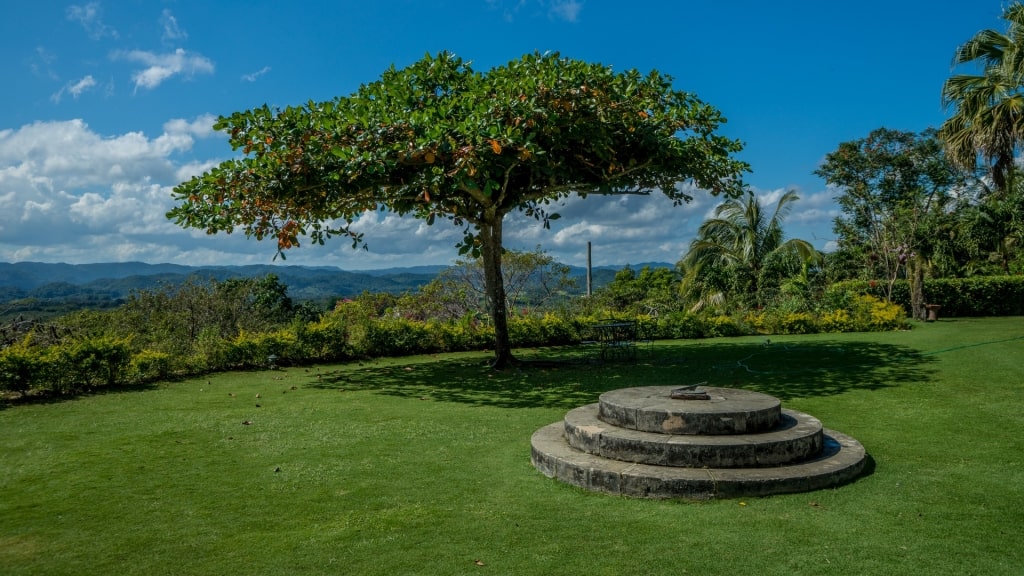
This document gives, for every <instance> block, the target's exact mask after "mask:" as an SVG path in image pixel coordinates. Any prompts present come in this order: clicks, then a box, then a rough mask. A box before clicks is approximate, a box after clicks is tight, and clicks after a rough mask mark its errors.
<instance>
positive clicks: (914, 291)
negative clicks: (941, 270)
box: [910, 262, 928, 321]
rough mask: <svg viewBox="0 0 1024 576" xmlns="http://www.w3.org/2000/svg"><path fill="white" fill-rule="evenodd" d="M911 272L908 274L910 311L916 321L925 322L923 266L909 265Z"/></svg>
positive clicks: (926, 314) (918, 264) (919, 264)
mask: <svg viewBox="0 0 1024 576" xmlns="http://www.w3.org/2000/svg"><path fill="white" fill-rule="evenodd" d="M910 265H911V266H912V267H913V271H912V273H911V274H910V310H911V314H912V315H913V316H914V318H916V319H917V320H922V321H924V320H926V319H927V318H928V310H927V309H926V308H925V307H924V266H923V265H922V264H921V263H920V262H913V263H912V264H910Z"/></svg>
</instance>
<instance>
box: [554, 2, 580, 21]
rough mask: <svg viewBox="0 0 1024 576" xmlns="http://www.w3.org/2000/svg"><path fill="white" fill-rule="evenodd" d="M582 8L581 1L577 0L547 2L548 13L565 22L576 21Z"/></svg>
mask: <svg viewBox="0 0 1024 576" xmlns="http://www.w3.org/2000/svg"><path fill="white" fill-rule="evenodd" d="M582 10H583V2H580V1H579V0H551V1H550V2H549V3H548V13H549V14H551V15H552V16H554V17H556V18H559V19H562V20H565V21H566V22H576V21H577V19H578V18H579V16H580V11H582Z"/></svg>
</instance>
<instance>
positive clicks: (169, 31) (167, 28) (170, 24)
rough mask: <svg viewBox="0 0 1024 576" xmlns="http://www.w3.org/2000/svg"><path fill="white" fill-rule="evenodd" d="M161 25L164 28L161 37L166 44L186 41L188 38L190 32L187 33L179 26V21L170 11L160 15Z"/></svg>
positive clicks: (166, 10)
mask: <svg viewBox="0 0 1024 576" xmlns="http://www.w3.org/2000/svg"><path fill="white" fill-rule="evenodd" d="M160 25H161V26H163V29H164V32H163V35H162V36H161V37H160V39H161V40H163V41H164V42H168V41H174V40H185V39H187V38H188V32H185V31H184V30H182V29H181V27H180V26H178V19H177V18H175V17H174V14H172V13H171V11H170V10H168V9H166V8H165V9H164V11H163V13H161V14H160Z"/></svg>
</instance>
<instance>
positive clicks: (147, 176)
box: [0, 116, 212, 262]
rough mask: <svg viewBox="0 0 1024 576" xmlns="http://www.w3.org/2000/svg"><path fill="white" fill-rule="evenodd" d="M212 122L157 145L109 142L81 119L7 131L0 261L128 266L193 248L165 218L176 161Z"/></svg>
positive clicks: (131, 138)
mask: <svg viewBox="0 0 1024 576" xmlns="http://www.w3.org/2000/svg"><path fill="white" fill-rule="evenodd" d="M211 118H212V117H209V116H204V117H201V118H198V119H195V120H192V121H184V120H182V121H170V122H168V123H167V124H166V125H165V132H164V133H163V134H161V135H160V136H157V137H156V138H149V137H147V136H146V135H144V134H142V133H140V132H129V133H125V134H121V135H117V136H113V137H106V136H103V135H100V134H97V133H96V132H94V131H92V130H91V129H90V128H89V127H88V125H86V124H85V123H84V122H83V121H81V120H71V121H65V122H36V123H34V124H29V125H25V126H22V127H21V128H18V129H8V130H3V131H0V190H2V191H3V193H2V194H0V229H2V230H3V240H0V260H7V261H10V260H22V259H36V260H48V261H54V260H56V261H67V262H75V261H85V262H95V261H108V260H122V259H124V258H123V257H124V256H125V255H126V254H131V255H134V256H138V255H140V254H143V253H152V254H165V253H166V251H167V249H168V248H170V247H175V243H174V242H173V241H168V240H167V238H180V239H182V240H185V241H187V240H189V238H190V237H189V235H188V234H187V233H185V232H183V231H182V230H180V229H179V228H177V227H176V226H174V224H173V223H171V222H169V221H168V220H167V218H166V217H165V214H166V212H167V210H169V209H170V208H171V207H172V201H171V195H170V193H171V188H172V187H173V186H174V185H176V184H177V183H178V182H179V180H178V169H179V168H180V162H179V161H177V160H176V158H177V156H179V155H180V154H183V153H186V152H189V151H190V150H191V149H192V145H193V142H194V138H195V136H196V135H201V134H204V133H208V129H207V128H206V126H208V125H209V124H210V123H211ZM147 246H148V247H149V248H146V247H147ZM176 248H177V249H178V250H179V251H180V246H177V247H176Z"/></svg>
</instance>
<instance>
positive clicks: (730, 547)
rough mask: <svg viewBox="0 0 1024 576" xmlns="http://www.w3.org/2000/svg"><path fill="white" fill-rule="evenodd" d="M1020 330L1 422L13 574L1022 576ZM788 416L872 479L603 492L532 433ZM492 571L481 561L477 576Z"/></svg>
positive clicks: (459, 367)
mask: <svg viewBox="0 0 1024 576" xmlns="http://www.w3.org/2000/svg"><path fill="white" fill-rule="evenodd" d="M1022 352H1024V319H1022V318H1000V319H985V320H972V319H963V320H956V321H942V322H938V323H934V324H926V325H917V326H916V328H915V329H914V330H912V331H909V332H893V333H880V334H843V335H816V336H800V337H797V336H793V337H777V338H776V337H773V338H772V339H771V341H770V343H769V342H768V341H767V339H766V338H740V339H715V340H705V341H678V342H661V343H657V344H655V346H654V347H653V348H652V349H650V350H642V351H641V353H640V358H639V360H638V362H637V363H635V364H632V363H614V364H598V363H594V362H591V361H589V359H588V358H587V357H585V356H583V355H582V353H581V352H580V351H578V350H571V349H555V350H521V351H519V353H518V355H519V356H520V357H521V358H524V359H526V360H530V361H532V362H530V363H528V364H527V365H525V366H524V367H523V368H521V369H518V370H509V371H505V372H501V373H494V372H491V371H490V370H488V369H487V367H486V360H487V355H486V354H460V355H444V356H437V357H416V358H401V359H388V360H380V361H375V362H366V363H361V364H360V363H352V364H347V365H338V366H320V367H313V368H309V369H304V368H288V369H283V370H278V371H265V372H240V373H230V374H219V375H214V376H211V377H209V378H206V377H204V378H200V379H194V380H189V381H185V382H175V383H169V384H164V385H160V386H157V387H154V388H152V389H148V390H143V391H125V392H117V393H107V394H101V395H95V396H88V397H82V398H77V399H72V400H67V401H63V402H54V403H45V404H42V403H41V404H27V405H14V406H8V407H6V408H5V409H2V410H0V435H2V438H3V440H2V441H0V573H2V574H12V575H13V574H111V573H114V574H147V575H153V574H325V573H326V574H446V575H447V574H479V573H493V574H545V575H548V574H627V573H628V574H640V573H642V574H687V573H690V574H720V573H734V574H755V573H756V574H984V575H991V574H1019V573H1020V569H1021V566H1024V550H1022V549H1021V547H1020V546H1017V545H1016V542H1019V541H1020V540H1021V538H1022V537H1024V515H1022V514H1021V512H1020V510H1021V508H1022V507H1024V488H1022V487H1024V472H1022V470H1024V466H1022V464H1024V457H1022V456H1021V454H1022V453H1024V439H1022V438H1021V431H1022V430H1024V416H1022V414H1021V409H1020V407H1021V406H1022V405H1024V402H1022V400H1024V366H1022V358H1024V354H1022ZM705 381H706V382H707V383H708V384H709V385H715V386H739V387H745V388H750V389H754V390H759V391H762V392H767V393H770V394H773V395H776V396H778V397H780V398H782V400H783V405H784V406H786V407H791V408H795V409H798V410H802V411H806V412H809V413H811V414H813V415H815V416H816V417H818V418H819V419H821V420H822V421H823V422H824V424H825V425H826V426H827V427H829V428H833V429H836V430H839V431H841V432H844V433H846V434H849V435H851V436H853V437H855V438H857V439H858V440H860V441H861V442H862V443H863V444H864V446H865V448H866V449H867V450H868V452H869V454H870V456H871V465H870V466H869V469H870V473H869V474H868V475H866V476H865V477H863V478H861V479H859V480H858V481H856V482H854V483H853V484H850V485H847V486H844V487H841V488H838V489H835V490H826V491H819V492H813V493H806V494H796V495H787V496H776V497H772V498H752V499H746V500H742V501H741V500H725V501H716V502H704V503H693V502H680V501H648V500H635V499H627V498H620V497H612V496H607V495H601V494H594V493H589V492H586V491H583V490H580V489H578V488H575V487H571V486H568V485H564V484H561V483H558V482H556V481H553V480H550V479H548V478H546V477H544V476H543V475H541V474H540V473H538V472H537V471H536V470H534V469H533V468H532V467H531V465H530V462H529V452H530V449H529V439H530V435H531V434H532V433H533V432H534V431H535V430H536V429H537V428H539V427H541V426H543V425H546V424H549V423H551V422H554V421H556V420H559V419H561V417H562V416H563V414H564V413H565V411H566V410H568V409H570V408H572V407H575V406H578V405H581V404H584V403H587V402H592V401H594V400H595V399H596V398H597V396H598V395H599V394H600V393H601V392H603V391H605V390H610V389H614V388H620V387H624V386H637V385H657V384H677V383H698V382H705ZM481 564H482V565H481Z"/></svg>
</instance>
